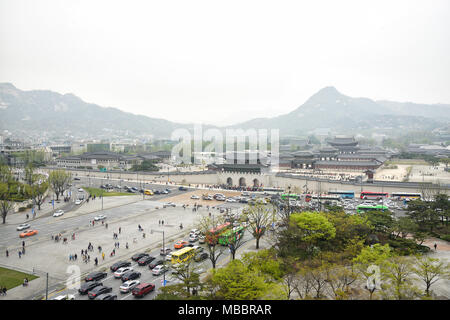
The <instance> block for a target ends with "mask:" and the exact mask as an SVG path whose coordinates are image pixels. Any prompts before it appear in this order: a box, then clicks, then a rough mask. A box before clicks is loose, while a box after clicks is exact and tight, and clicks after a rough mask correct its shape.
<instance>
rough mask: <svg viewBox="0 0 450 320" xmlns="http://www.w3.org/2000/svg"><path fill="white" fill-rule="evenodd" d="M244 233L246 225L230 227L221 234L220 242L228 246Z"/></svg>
mask: <svg viewBox="0 0 450 320" xmlns="http://www.w3.org/2000/svg"><path fill="white" fill-rule="evenodd" d="M243 234H244V227H243V226H238V227H235V228H233V229H229V230H227V231H225V232H224V233H222V234H220V236H219V244H221V245H223V246H227V245H228V244H229V243H230V242H235V241H236V240H238V239H239V238H240V237H242V235H243Z"/></svg>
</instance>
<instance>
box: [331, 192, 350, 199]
mask: <svg viewBox="0 0 450 320" xmlns="http://www.w3.org/2000/svg"><path fill="white" fill-rule="evenodd" d="M328 194H334V195H338V196H340V197H341V198H342V199H353V198H355V192H354V191H337V190H336V191H328Z"/></svg>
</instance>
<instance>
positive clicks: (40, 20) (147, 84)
mask: <svg viewBox="0 0 450 320" xmlns="http://www.w3.org/2000/svg"><path fill="white" fill-rule="evenodd" d="M0 82H11V83H13V84H14V85H15V86H16V87H18V88H19V89H22V90H32V89H49V90H53V91H57V92H60V93H69V92H70V93H74V94H75V95H77V96H79V97H80V98H82V99H83V100H84V101H87V102H92V103H96V104H99V105H101V106H110V107H116V108H119V109H121V110H124V111H128V112H132V113H137V114H144V115H148V116H151V117H158V118H165V119H168V120H172V121H178V122H201V121H204V122H207V123H213V124H218V125H221V124H230V123H237V122H241V121H243V120H248V119H251V118H254V117H270V116H275V115H280V114H283V113H287V112H290V111H292V110H293V109H295V108H297V107H298V106H299V105H301V104H302V103H304V102H305V100H306V99H308V98H309V97H310V96H311V95H312V94H314V93H315V92H317V91H318V90H320V89H321V88H323V87H325V86H335V87H336V88H337V89H338V90H339V91H340V92H342V93H344V94H346V95H349V96H354V97H368V98H372V99H389V100H395V101H413V102H423V103H450V1H448V0H432V1H430V0H424V1H416V0H404V1H403V0H389V1H384V0H374V1H364V0H355V1H350V0H348V1H347V0H339V1H337V0H331V1H325V0H323V1H318V0H314V1H312V0H311V1H298V0H297V1H280V0H277V1H263V0H256V1H245V0H239V1H234V0H227V1H214V0H205V1H195V0H181V1H178V0H177V1H175V0H167V1H162V0H160V1H148V0H147V1H130V0H127V1H112V0H108V1H94V0H89V1H80V0H73V1H62V0H54V1H45V0H39V1H36V0H29V1H19V0H10V1H6V0H0Z"/></svg>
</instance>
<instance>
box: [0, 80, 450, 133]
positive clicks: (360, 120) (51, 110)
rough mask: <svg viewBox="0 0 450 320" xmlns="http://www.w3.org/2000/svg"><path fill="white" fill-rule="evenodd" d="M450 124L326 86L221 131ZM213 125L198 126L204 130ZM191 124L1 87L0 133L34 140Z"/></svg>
mask: <svg viewBox="0 0 450 320" xmlns="http://www.w3.org/2000/svg"><path fill="white" fill-rule="evenodd" d="M449 123H450V105H448V104H435V105H425V104H415V103H410V102H405V103H400V102H391V101H374V100H371V99H367V98H352V97H348V96H346V95H343V94H341V93H340V92H338V91H337V90H336V89H335V88H334V87H326V88H323V89H321V90H320V91H319V92H317V93H316V94H314V95H313V96H312V97H310V98H309V99H308V100H307V101H306V102H305V103H304V104H302V105H301V106H300V107H298V108H297V109H295V110H293V111H292V112H290V113H287V114H284V115H280V116H277V117H273V118H256V119H252V120H250V121H246V122H242V123H239V124H236V125H233V126H224V127H221V128H220V129H225V128H242V129H248V128H254V129H280V134H281V135H304V134H306V133H309V132H312V131H314V130H315V129H318V128H331V129H332V130H333V131H334V132H341V133H349V134H350V133H355V132H361V131H367V130H374V131H376V132H378V131H379V132H383V130H388V131H389V130H391V131H389V132H392V130H394V131H395V130H398V131H401V132H406V131H407V130H433V129H435V128H438V127H442V126H445V125H448V124H449ZM211 127H212V126H203V128H204V129H207V128H211ZM177 128H187V129H189V130H190V131H192V128H193V126H192V124H180V123H174V122H170V121H167V120H164V119H157V118H150V117H147V116H143V115H135V114H131V113H127V112H123V111H121V110H118V109H115V108H105V107H101V106H98V105H96V104H92V103H87V102H84V101H83V100H81V99H80V98H78V97H77V96H75V95H73V94H64V95H62V94H59V93H56V92H52V91H47V90H33V91H22V90H19V89H17V88H16V87H14V86H13V85H12V84H10V83H0V129H2V130H3V129H8V130H10V131H12V132H16V133H21V134H25V135H27V134H34V135H41V134H44V133H45V135H50V136H51V135H61V136H71V135H73V136H76V137H80V136H86V137H97V138H108V137H109V138H110V137H123V136H124V135H130V136H142V135H153V136H154V137H157V138H170V135H171V133H172V132H173V130H175V129H177Z"/></svg>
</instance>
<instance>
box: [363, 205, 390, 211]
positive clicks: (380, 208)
mask: <svg viewBox="0 0 450 320" xmlns="http://www.w3.org/2000/svg"><path fill="white" fill-rule="evenodd" d="M387 210H389V208H388V207H387V206H382V205H374V206H370V205H364V204H360V205H358V206H357V207H356V212H357V213H363V212H366V211H387Z"/></svg>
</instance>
